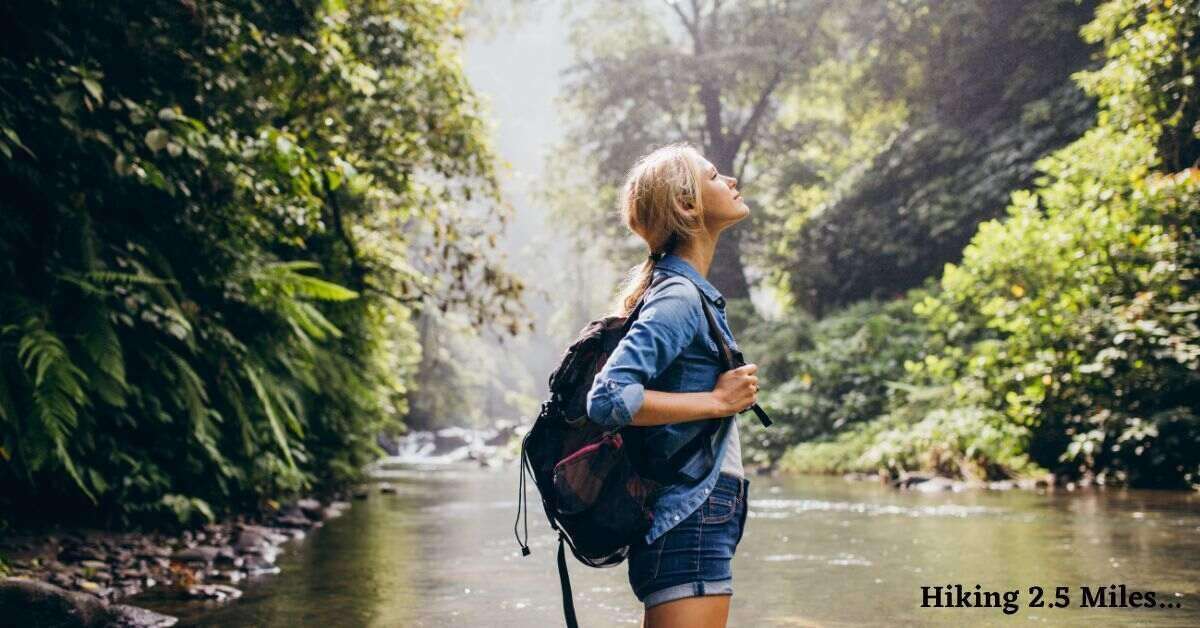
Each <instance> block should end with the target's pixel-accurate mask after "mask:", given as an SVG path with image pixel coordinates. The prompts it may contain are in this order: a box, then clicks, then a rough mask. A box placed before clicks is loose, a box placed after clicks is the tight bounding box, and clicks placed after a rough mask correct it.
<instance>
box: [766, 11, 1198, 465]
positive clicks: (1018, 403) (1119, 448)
mask: <svg viewBox="0 0 1200 628" xmlns="http://www.w3.org/2000/svg"><path fill="white" fill-rule="evenodd" d="M1083 35H1084V37H1085V38H1086V39H1087V40H1088V41H1090V42H1094V43H1099V44H1102V45H1103V46H1104V53H1105V62H1104V64H1103V65H1102V66H1100V67H1098V68H1097V69H1095V70H1092V71H1086V72H1080V73H1078V74H1077V75H1076V76H1077V80H1078V82H1079V84H1080V85H1081V86H1082V87H1083V88H1084V89H1085V90H1086V91H1087V93H1088V94H1089V95H1091V96H1093V97H1095V98H1096V99H1097V102H1098V103H1099V107H1100V113H1099V115H1098V117H1097V120H1096V124H1095V126H1094V127H1093V128H1091V129H1090V130H1089V131H1087V133H1085V134H1084V135H1083V137H1081V138H1079V139H1078V140H1076V141H1075V142H1073V143H1071V144H1070V145H1068V146H1066V147H1064V148H1062V149H1060V150H1058V151H1055V152H1054V153H1052V154H1050V155H1049V156H1047V157H1046V158H1044V159H1042V160H1041V161H1039V162H1038V164H1037V168H1038V171H1039V172H1040V173H1041V176H1040V177H1039V179H1038V182H1037V186H1036V187H1034V188H1033V189H1030V190H1023V191H1018V192H1016V193H1014V194H1013V196H1012V201H1011V204H1010V205H1009V207H1008V209H1007V212H1006V216H1005V217H1004V219H1003V220H993V221H989V222H987V223H985V224H983V225H982V226H981V228H980V229H979V231H978V233H976V234H975V236H974V238H973V239H972V240H971V243H970V244H969V245H968V246H967V247H966V249H965V250H964V251H963V256H962V261H961V263H959V264H952V265H948V266H947V267H946V269H945V272H944V274H943V276H942V278H941V282H940V286H939V289H938V290H937V291H935V292H933V293H932V294H928V295H912V296H910V298H911V300H912V301H913V302H914V303H915V307H914V311H915V312H916V313H917V314H918V315H919V316H920V317H921V319H922V320H923V321H925V324H926V327H927V333H928V335H929V344H928V346H927V347H925V348H924V349H922V350H920V351H915V352H913V353H912V357H911V359H909V360H908V363H907V369H906V371H907V372H906V374H905V376H904V378H903V379H904V380H905V382H906V384H907V386H908V388H909V390H910V391H911V393H910V394H909V395H908V396H907V398H905V399H900V400H897V401H895V402H893V403H892V404H891V407H890V409H889V411H888V412H887V413H885V414H883V415H882V416H881V417H880V418H878V419H876V420H874V421H872V422H870V423H867V424H864V425H860V426H858V427H855V428H853V429H852V430H850V431H848V432H844V433H842V434H840V435H838V436H837V437H836V438H834V439H832V440H830V441H828V442H821V443H812V444H806V445H802V446H800V447H799V448H797V449H796V450H795V451H793V452H792V453H791V454H790V455H789V457H788V458H787V460H786V462H787V464H789V465H790V466H792V467H794V468H799V469H809V470H851V469H853V470H858V469H869V470H875V469H878V468H885V469H886V468H892V469H898V468H918V467H924V468H935V469H939V470H943V471H947V472H958V473H964V474H968V475H981V476H1002V475H1010V474H1019V473H1022V472H1028V471H1031V470H1033V469H1036V468H1049V469H1052V470H1054V471H1057V472H1059V473H1063V474H1067V475H1070V476H1080V475H1085V476H1096V477H1098V478H1099V479H1102V480H1107V481H1117V482H1128V483H1131V484H1134V485H1144V486H1179V485H1186V484H1188V483H1195V482H1196V481H1197V479H1198V478H1200V451H1198V450H1197V449H1196V447H1195V445H1196V443H1197V442H1200V405H1198V401H1197V400H1198V399H1200V396H1198V395H1197V394H1196V392H1197V390H1200V376H1198V373H1197V370H1198V367H1200V326H1198V320H1197V317H1198V313H1200V293H1198V292H1197V272H1198V270H1200V241H1198V240H1197V233H1196V229H1197V226H1198V225H1200V167H1198V166H1200V163H1198V159H1200V106H1198V105H1197V101H1198V100H1200V88H1198V87H1197V85H1196V78H1195V77H1196V76H1197V65H1198V61H1200V4H1197V3H1196V2H1166V1H1163V2H1160V1H1150V0H1113V1H1110V2H1107V3H1105V4H1103V5H1101V6H1100V7H1099V8H1098V10H1097V12H1096V16H1095V19H1094V20H1093V21H1092V22H1091V23H1089V24H1088V25H1087V26H1086V28H1084V29H1083ZM799 420H806V418H799Z"/></svg>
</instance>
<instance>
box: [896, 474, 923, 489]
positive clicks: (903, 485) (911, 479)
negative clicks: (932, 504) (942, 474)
mask: <svg viewBox="0 0 1200 628" xmlns="http://www.w3.org/2000/svg"><path fill="white" fill-rule="evenodd" d="M931 479H933V476H932V475H927V474H924V473H908V472H904V473H901V474H900V477H899V478H897V479H896V481H894V482H892V486H894V487H896V488H900V489H907V488H912V487H914V486H916V485H918V484H921V483H924V482H928V481H929V480H931Z"/></svg>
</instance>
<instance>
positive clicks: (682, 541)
mask: <svg viewBox="0 0 1200 628" xmlns="http://www.w3.org/2000/svg"><path fill="white" fill-rule="evenodd" d="M749 213H750V209H749V208H748V207H747V206H746V203H745V202H744V201H743V200H742V198H741V193H740V192H738V190H737V180H736V179H734V178H733V177H730V176H726V175H723V174H722V173H720V172H717V169H716V167H714V166H713V165H712V164H711V163H710V162H709V161H708V160H707V159H705V158H704V157H703V156H701V155H700V153H699V152H698V151H696V149H695V148H693V147H691V146H690V145H687V144H673V145H670V146H666V147H663V148H660V149H658V150H655V151H654V152H652V153H650V154H649V155H646V156H645V157H642V158H641V159H640V160H638V162H637V164H636V165H635V166H634V167H633V168H632V170H630V173H629V175H628V177H627V179H626V182H625V186H624V189H623V194H622V198H621V215H622V219H623V220H624V222H625V224H626V226H628V227H629V229H630V230H631V231H633V232H634V233H636V234H637V235H638V236H640V237H641V238H642V239H643V240H645V242H646V244H647V246H648V247H649V249H650V251H651V254H650V256H649V259H647V261H646V263H645V264H644V265H643V266H642V267H641V268H640V272H637V273H635V275H634V276H633V277H632V278H631V280H630V282H629V285H628V286H627V287H626V289H625V290H624V292H623V294H622V296H621V300H620V302H619V304H620V309H621V311H620V312H619V313H620V314H622V315H628V314H629V313H630V311H631V310H632V309H633V307H634V305H635V304H636V303H637V301H638V299H639V298H640V297H641V296H642V293H643V292H645V291H646V290H647V287H648V286H649V285H650V282H651V281H652V280H653V279H654V278H655V277H657V276H659V275H665V277H663V279H662V280H661V281H659V282H657V283H656V284H655V286H654V289H653V290H652V291H650V293H648V294H646V301H645V305H643V308H642V311H641V313H640V315H639V316H638V318H637V320H636V321H635V322H634V324H633V325H632V326H630V328H629V331H628V332H627V333H626V334H625V336H624V337H623V338H622V339H621V342H620V343H619V344H618V345H617V347H616V348H615V349H614V350H613V352H612V354H611V355H610V356H609V359H608V362H606V363H605V365H604V367H603V368H602V369H601V370H600V372H599V373H597V374H596V378H595V380H594V381H593V383H592V388H591V390H590V392H589V394H588V400H587V412H588V416H589V418H590V419H591V420H592V421H594V422H596V423H599V424H601V425H604V426H606V427H619V426H625V425H635V426H644V427H645V431H639V432H638V434H639V441H640V442H641V443H642V450H641V451H642V453H643V455H645V456H647V457H654V458H655V459H659V457H665V456H666V455H667V454H670V453H671V452H674V451H676V450H678V449H679V448H680V446H681V445H682V444H683V443H686V442H689V441H692V440H693V437H696V435H697V434H698V433H701V431H702V430H703V428H705V427H706V425H705V424H706V423H707V422H708V421H712V420H719V421H720V422H721V423H720V426H719V428H718V429H717V430H716V432H715V435H714V436H713V438H712V440H711V441H709V442H705V443H703V446H701V447H698V448H696V449H695V451H694V454H691V455H690V456H689V457H686V459H682V460H674V462H672V464H673V465H675V466H674V467H673V468H670V469H667V470H666V471H667V472H669V474H670V475H669V477H670V478H671V480H670V481H668V482H666V483H665V485H664V486H663V487H662V488H661V489H660V490H658V491H656V492H655V494H654V495H653V496H652V498H653V499H654V505H653V513H654V523H653V525H652V526H651V528H650V531H649V532H647V534H646V535H645V537H644V538H643V539H641V540H640V541H639V542H637V543H635V544H634V545H633V548H632V550H631V552H630V555H629V583H630V585H631V586H632V587H633V591H634V594H635V595H636V596H637V597H638V600H640V601H641V602H642V603H643V604H644V606H645V615H644V618H643V626H645V627H646V628H671V627H675V626H680V627H683V626H686V627H688V628H707V627H714V628H715V627H723V626H725V623H726V620H727V619H728V616H729V601H730V596H731V595H732V593H733V580H732V572H731V570H730V561H731V559H732V558H733V554H734V551H735V550H736V548H737V545H738V542H739V541H740V540H741V537H742V531H743V529H744V526H745V521H746V507H747V490H748V489H749V484H750V483H749V480H747V479H745V474H744V472H743V470H742V461H741V447H740V445H739V441H738V431H737V424H736V423H735V422H734V418H735V417H734V416H731V415H736V414H737V413H738V412H741V411H743V410H745V409H747V408H749V407H750V406H752V405H753V404H754V403H756V402H757V398H758V377H757V376H756V375H755V373H756V371H757V367H756V366H755V365H753V364H746V365H744V366H742V367H740V368H737V369H733V370H729V371H725V370H724V368H723V367H722V362H721V360H720V358H719V356H720V354H719V353H718V351H719V348H718V346H717V344H716V342H715V341H714V340H713V337H712V334H711V333H710V331H709V329H708V323H707V320H706V318H705V315H704V311H703V310H702V309H701V308H702V303H701V299H705V300H707V302H708V307H709V309H710V311H711V312H712V314H713V318H714V320H715V321H716V322H717V326H718V327H719V328H720V330H719V331H720V333H721V334H722V335H723V337H724V339H725V341H726V344H727V345H728V346H729V347H730V348H731V349H737V344H736V343H735V342H734V340H733V334H732V332H731V331H730V330H729V325H728V323H727V322H726V320H725V309H724V308H725V299H724V298H723V297H722V296H721V293H720V292H718V291H717V289H716V288H714V287H713V286H712V284H710V283H709V282H708V281H707V279H705V276H706V275H707V274H708V269H709V266H710V263H711V262H712V258H713V252H714V251H715V250H716V246H717V238H718V237H720V234H721V232H722V231H724V230H725V229H726V228H728V227H730V226H733V225H734V224H737V222H738V221H740V220H742V219H743V218H745V217H746V216H747V215H748V214H749ZM709 425H711V424H709ZM701 437H702V436H701ZM687 451H690V450H687ZM680 457H681V456H675V457H674V458H676V459H677V458H680Z"/></svg>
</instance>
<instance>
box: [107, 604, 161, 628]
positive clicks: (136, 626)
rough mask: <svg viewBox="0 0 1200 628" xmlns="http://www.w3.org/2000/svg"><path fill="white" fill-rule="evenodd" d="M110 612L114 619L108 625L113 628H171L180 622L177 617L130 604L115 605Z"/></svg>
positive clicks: (110, 608)
mask: <svg viewBox="0 0 1200 628" xmlns="http://www.w3.org/2000/svg"><path fill="white" fill-rule="evenodd" d="M108 612H109V616H110V617H111V618H112V619H111V621H110V622H109V624H108V625H109V626H110V627H113V628H116V627H117V626H120V627H121V628H169V627H170V626H174V625H175V624H176V623H178V622H179V619H178V618H176V617H171V616H170V615H163V614H162V613H156V612H154V611H152V610H147V609H144V608H141V607H138V606H129V605H128V604H113V605H112V606H110V607H109V609H108Z"/></svg>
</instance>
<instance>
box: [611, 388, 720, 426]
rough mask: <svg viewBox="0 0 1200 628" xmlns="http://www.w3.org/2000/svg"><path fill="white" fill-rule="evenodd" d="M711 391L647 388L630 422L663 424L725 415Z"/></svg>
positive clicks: (634, 423)
mask: <svg viewBox="0 0 1200 628" xmlns="http://www.w3.org/2000/svg"><path fill="white" fill-rule="evenodd" d="M724 410H725V408H723V407H722V406H721V404H720V402H719V400H718V398H717V397H716V395H714V394H713V393H712V392H663V391H660V390H647V391H645V394H644V395H643V397H642V406H641V407H640V408H638V411H637V412H636V413H634V415H633V425H641V426H646V425H664V424H666V423H682V422H684V421H698V420H701V419H714V418H720V417H723V416H728V415H729V414H731V413H730V412H724Z"/></svg>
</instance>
